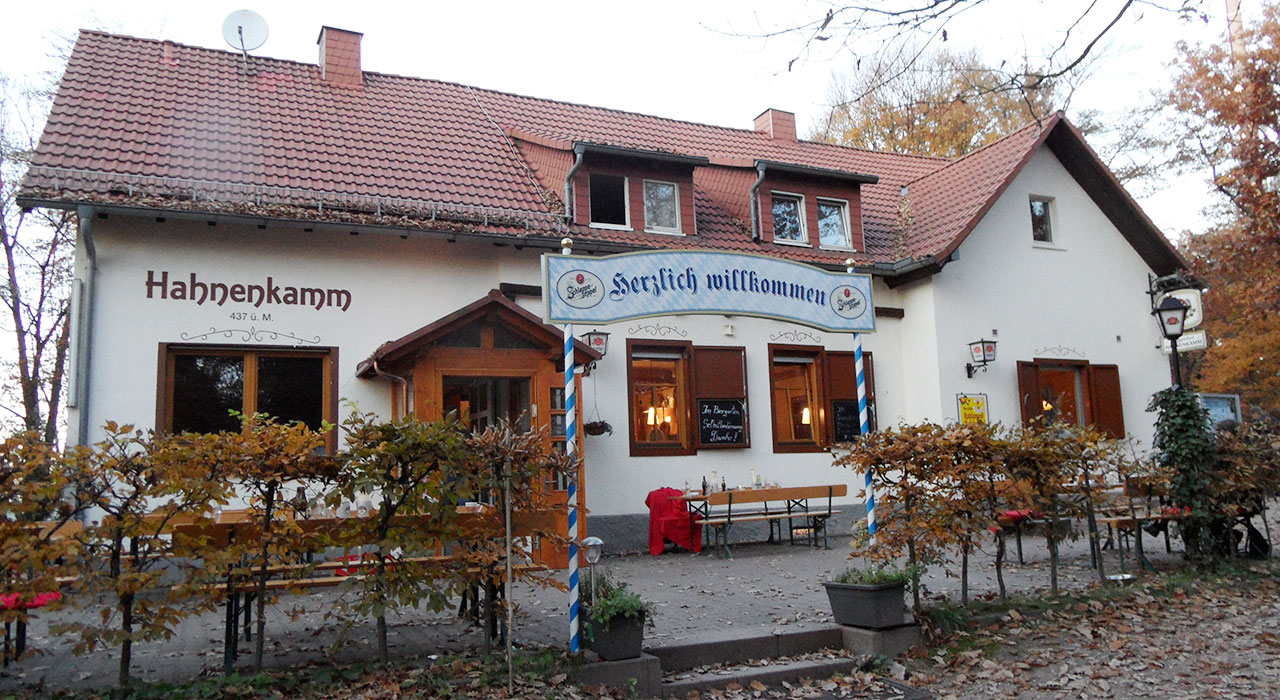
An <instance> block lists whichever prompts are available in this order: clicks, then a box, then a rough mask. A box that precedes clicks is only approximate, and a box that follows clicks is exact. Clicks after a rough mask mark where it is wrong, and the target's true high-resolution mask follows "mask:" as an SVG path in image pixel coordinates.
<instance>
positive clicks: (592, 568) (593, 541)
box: [582, 536, 604, 605]
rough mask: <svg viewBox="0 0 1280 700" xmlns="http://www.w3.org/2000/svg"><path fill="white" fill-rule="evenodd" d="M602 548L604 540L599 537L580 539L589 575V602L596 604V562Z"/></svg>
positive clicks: (598, 559)
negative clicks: (585, 555)
mask: <svg viewBox="0 0 1280 700" xmlns="http://www.w3.org/2000/svg"><path fill="white" fill-rule="evenodd" d="M603 548H604V540H602V539H600V538H599V537H594V536H592V537H588V538H587V539H585V540H583V541H582V550H583V551H584V552H586V554H587V573H588V574H589V575H590V576H591V604H592V605H596V562H598V561H600V550H601V549H603Z"/></svg>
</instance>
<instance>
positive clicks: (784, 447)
mask: <svg viewBox="0 0 1280 700" xmlns="http://www.w3.org/2000/svg"><path fill="white" fill-rule="evenodd" d="M826 451H827V448H826V447H823V446H822V445H816V444H814V443H811V442H802V443H796V442H789V443H782V442H775V443H774V444H773V453H774V454H783V453H789V452H826Z"/></svg>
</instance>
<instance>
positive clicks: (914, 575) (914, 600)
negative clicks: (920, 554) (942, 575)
mask: <svg viewBox="0 0 1280 700" xmlns="http://www.w3.org/2000/svg"><path fill="white" fill-rule="evenodd" d="M907 563H908V564H910V565H911V609H912V610H913V611H914V612H915V613H916V614H917V615H919V614H920V567H919V566H917V565H916V543H915V540H910V541H908V542H907Z"/></svg>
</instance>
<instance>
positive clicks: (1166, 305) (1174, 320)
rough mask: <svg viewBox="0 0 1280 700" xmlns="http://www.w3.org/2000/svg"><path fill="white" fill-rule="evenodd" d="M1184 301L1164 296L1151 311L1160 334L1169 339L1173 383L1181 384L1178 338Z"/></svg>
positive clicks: (1180, 331) (1183, 317)
mask: <svg viewBox="0 0 1280 700" xmlns="http://www.w3.org/2000/svg"><path fill="white" fill-rule="evenodd" d="M1187 309H1188V306H1187V304H1186V302H1184V301H1182V300H1181V299H1178V298H1176V297H1172V296H1166V297H1165V298H1164V299H1163V300H1161V302H1160V305H1159V306H1157V307H1156V308H1155V310H1153V311H1152V312H1151V315H1152V316H1155V317H1156V321H1158V322H1159V323H1160V334H1161V335H1163V336H1164V337H1165V339H1166V340H1168V341H1169V346H1170V354H1169V356H1170V358H1171V364H1172V372H1173V385H1174V386H1176V387H1180V386H1182V371H1181V368H1180V367H1179V366H1178V338H1181V337H1182V330H1183V324H1184V323H1186V320H1187Z"/></svg>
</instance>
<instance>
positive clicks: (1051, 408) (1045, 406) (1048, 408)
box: [1040, 399, 1053, 411]
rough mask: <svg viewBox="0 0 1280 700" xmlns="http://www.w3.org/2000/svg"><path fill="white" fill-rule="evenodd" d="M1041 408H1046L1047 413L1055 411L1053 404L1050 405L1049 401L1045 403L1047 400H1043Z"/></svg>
mask: <svg viewBox="0 0 1280 700" xmlns="http://www.w3.org/2000/svg"><path fill="white" fill-rule="evenodd" d="M1040 406H1041V407H1043V408H1044V410H1046V411H1052V410H1053V404H1051V403H1049V402H1048V401H1045V400H1043V399H1041V400H1040Z"/></svg>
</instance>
